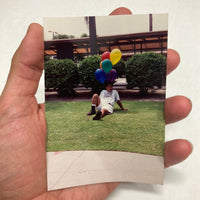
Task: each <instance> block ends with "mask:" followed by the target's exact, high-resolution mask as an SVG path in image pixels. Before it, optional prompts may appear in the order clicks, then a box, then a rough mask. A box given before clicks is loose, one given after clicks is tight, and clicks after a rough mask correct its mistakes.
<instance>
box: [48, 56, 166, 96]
mask: <svg viewBox="0 0 200 200" xmlns="http://www.w3.org/2000/svg"><path fill="white" fill-rule="evenodd" d="M100 61H101V57H100V56H97V55H94V56H91V57H88V58H85V59H83V61H81V63H80V65H79V67H78V66H77V64H76V63H75V62H74V61H72V60H70V59H65V60H49V61H47V62H45V85H46V88H47V89H49V88H53V89H54V90H56V91H57V92H58V94H59V95H73V94H74V88H75V87H76V86H77V85H78V84H79V83H81V84H83V85H84V86H85V87H86V88H91V89H92V91H93V93H99V92H100V91H101V90H102V89H103V85H102V84H101V83H100V82H98V81H97V80H96V78H95V76H94V73H95V71H96V69H98V68H99V63H100ZM114 69H116V71H117V73H118V76H119V77H121V76H122V75H126V79H127V88H130V89H131V88H133V87H139V88H140V91H141V92H144V91H147V89H148V88H151V87H153V86H158V87H159V88H160V87H161V86H164V85H165V76H166V58H165V57H164V56H163V55H160V54H156V53H143V54H136V55H133V56H132V57H131V58H130V59H129V60H128V61H127V62H125V61H124V60H122V59H121V60H120V61H119V62H118V63H117V64H116V65H115V66H114Z"/></svg>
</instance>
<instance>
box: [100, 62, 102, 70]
mask: <svg viewBox="0 0 200 200" xmlns="http://www.w3.org/2000/svg"><path fill="white" fill-rule="evenodd" d="M100 69H102V61H101V62H100Z"/></svg>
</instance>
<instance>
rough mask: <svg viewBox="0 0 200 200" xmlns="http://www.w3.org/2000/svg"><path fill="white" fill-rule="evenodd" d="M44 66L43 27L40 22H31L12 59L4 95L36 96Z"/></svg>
mask: <svg viewBox="0 0 200 200" xmlns="http://www.w3.org/2000/svg"><path fill="white" fill-rule="evenodd" d="M43 68H44V42H43V28H42V26H40V25H39V24H31V25H30V26H29V28H28V31H27V33H26V36H25V37H24V39H23V41H22V43H21V44H20V46H19V48H18V49H17V51H16V52H15V55H14V57H13V59H12V63H11V69H10V72H9V75H8V79H7V83H6V86H5V88H4V90H3V93H2V97H5V96H9V97H19V96H20V97H26V96H29V97H30V96H34V95H35V93H36V91H37V88H38V84H39V80H40V77H41V75H42V71H43Z"/></svg>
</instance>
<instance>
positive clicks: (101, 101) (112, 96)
mask: <svg viewBox="0 0 200 200" xmlns="http://www.w3.org/2000/svg"><path fill="white" fill-rule="evenodd" d="M115 102H117V104H118V105H119V107H120V108H121V110H127V109H124V107H123V105H122V103H121V101H120V98H119V94H118V92H117V90H113V82H106V83H105V90H102V91H101V93H100V96H99V95H98V94H94V95H93V97H92V106H91V110H90V112H89V113H88V114H87V115H93V114H96V115H95V117H93V120H100V119H101V118H102V117H104V116H105V115H108V114H112V113H113V107H114V104H115ZM96 109H97V110H98V112H97V113H96Z"/></svg>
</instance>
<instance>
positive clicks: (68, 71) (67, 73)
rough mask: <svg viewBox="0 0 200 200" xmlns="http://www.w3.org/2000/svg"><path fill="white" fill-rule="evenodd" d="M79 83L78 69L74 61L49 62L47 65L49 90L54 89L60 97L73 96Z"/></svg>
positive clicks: (47, 85)
mask: <svg viewBox="0 0 200 200" xmlns="http://www.w3.org/2000/svg"><path fill="white" fill-rule="evenodd" d="M79 82H80V77H79V73H78V67H77V65H76V64H75V63H74V62H73V61H72V60H70V59H65V60H49V61H47V62H46V63H45V85H46V88H47V89H48V88H54V90H56V91H57V92H58V94H59V95H60V96H68V95H70V96H71V95H73V94H74V90H73V88H74V87H76V86H77V85H78V84H79Z"/></svg>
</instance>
